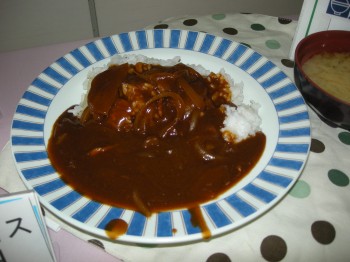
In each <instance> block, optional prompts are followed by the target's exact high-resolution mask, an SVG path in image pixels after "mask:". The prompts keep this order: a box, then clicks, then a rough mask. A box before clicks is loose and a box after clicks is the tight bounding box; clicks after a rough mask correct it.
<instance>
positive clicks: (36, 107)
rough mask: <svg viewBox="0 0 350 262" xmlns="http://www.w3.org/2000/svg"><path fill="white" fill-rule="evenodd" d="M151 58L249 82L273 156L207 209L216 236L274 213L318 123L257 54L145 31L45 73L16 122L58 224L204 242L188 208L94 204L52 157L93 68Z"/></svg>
mask: <svg viewBox="0 0 350 262" xmlns="http://www.w3.org/2000/svg"><path fill="white" fill-rule="evenodd" d="M125 53H128V54H129V53H130V54H143V55H146V56H150V57H155V58H160V59H169V58H173V57H175V56H180V57H181V60H182V62H184V63H186V64H201V65H202V66H204V67H205V68H206V69H208V70H211V71H213V72H219V71H220V69H222V68H224V69H225V72H226V73H228V74H229V75H231V77H232V78H233V79H234V80H235V81H236V82H243V84H244V95H245V101H246V102H249V101H250V100H254V101H256V102H258V103H260V105H261V108H260V111H259V114H260V116H261V117H262V130H263V132H264V133H265V134H266V136H267V144H266V149H265V151H264V154H263V156H262V158H261V159H260V161H259V162H258V164H257V165H256V166H255V168H254V169H253V170H252V171H251V172H250V173H249V174H248V175H247V176H246V177H245V178H244V179H243V180H242V181H240V182H239V183H238V184H237V185H236V186H234V187H233V188H232V189H231V190H229V191H228V192H226V193H225V194H223V195H222V196H221V197H220V198H218V199H217V200H216V201H213V202H210V203H206V204H203V205H202V206H201V210H202V213H203V215H204V218H205V221H206V223H207V225H208V227H209V229H210V231H211V234H212V235H219V234H222V233H224V232H227V231H230V230H233V229H235V228H237V227H240V226H242V225H243V224H245V223H247V222H249V221H251V220H253V219H254V218H256V217H258V216H259V215H261V214H263V213H264V212H266V211H268V210H269V209H270V208H271V207H273V206H274V205H275V204H276V203H277V202H278V201H279V200H280V199H281V198H282V197H283V196H284V195H285V194H287V192H288V190H289V189H290V188H291V187H292V186H293V184H294V183H295V182H296V180H297V179H298V177H299V175H300V173H301V171H302V169H303V167H304V165H305V162H306V160H307V157H308V154H309V148H310V140H311V138H310V122H309V116H308V112H307V107H306V105H305V103H304V100H303V98H302V96H301V94H300V93H299V91H298V90H297V88H296V87H295V85H294V84H293V83H292V82H291V80H290V79H289V78H288V77H287V76H286V75H285V74H284V73H283V72H282V71H281V70H280V69H279V68H277V67H276V66H275V65H274V64H273V63H272V62H271V61H269V60H268V59H266V58H265V57H263V56H261V55H260V54H258V53H257V52H255V51H254V50H252V49H250V48H248V47H246V46H245V45H241V44H239V43H236V42H233V41H231V40H228V39H224V38H221V37H218V36H214V35H209V34H205V33H200V32H191V31H183V30H146V31H136V32H129V33H123V34H119V35H114V36H111V37H105V38H102V39H99V40H97V41H94V42H91V43H89V44H87V45H85V46H82V47H80V48H77V49H75V50H73V51H72V52H70V53H68V54H67V55H65V56H63V57H61V58H59V59H58V60H57V61H56V62H54V63H53V64H52V65H50V66H49V67H48V68H46V69H45V70H44V71H43V72H42V73H41V74H40V75H39V76H38V77H37V78H36V79H35V80H34V81H33V82H32V84H31V85H30V86H29V87H28V90H27V91H26V92H25V93H24V95H23V97H22V99H21V100H20V102H19V104H18V107H17V110H16V113H15V115H14V119H13V125H12V133H11V142H12V151H13V156H14V160H15V163H16V166H17V169H18V172H19V174H20V175H21V177H22V179H23V181H24V183H25V184H26V186H27V187H28V188H30V189H34V190H35V191H36V192H37V193H38V194H39V198H40V201H41V202H42V204H43V205H44V206H45V207H46V208H48V209H49V210H50V211H52V212H53V213H54V214H55V215H57V216H58V217H59V218H61V219H63V220H64V221H66V222H68V223H71V224H72V225H73V226H75V227H78V228H80V229H82V230H85V231H87V232H89V233H92V234H96V235H99V236H101V237H106V233H105V230H104V228H105V226H106V224H107V223H108V222H109V221H110V220H112V219H116V218H120V219H123V220H124V221H126V222H127V223H128V225H129V227H128V231H127V232H126V234H124V235H123V236H120V238H119V239H118V240H120V241H126V242H136V243H177V242H186V241H192V240H197V239H201V238H202V234H201V232H200V230H199V228H197V227H193V226H192V224H191V222H190V214H189V212H188V211H187V210H176V211H171V212H163V213H160V214H155V215H153V216H152V217H150V218H148V219H147V218H145V217H144V216H142V215H141V214H139V213H137V212H134V211H131V210H125V209H122V208H118V207H111V206H107V205H104V204H101V203H98V202H94V201H91V200H90V199H87V198H85V197H84V196H82V195H80V194H79V193H77V192H75V191H74V190H73V189H72V188H71V187H69V186H67V185H66V184H65V183H64V182H63V181H62V180H61V179H60V176H59V175H58V174H57V173H56V171H55V170H54V168H53V167H52V166H51V164H50V160H49V159H48V156H47V152H46V147H47V142H48V139H49V137H50V134H51V130H52V125H53V123H54V122H55V120H56V119H57V117H58V116H59V115H60V114H61V113H62V112H63V111H64V110H66V109H67V108H68V107H70V106H71V105H74V104H79V103H80V100H81V95H82V92H83V83H84V81H85V79H86V76H87V73H88V72H89V71H91V69H92V68H93V67H102V66H106V65H107V64H108V62H109V61H110V57H111V56H113V55H114V54H125Z"/></svg>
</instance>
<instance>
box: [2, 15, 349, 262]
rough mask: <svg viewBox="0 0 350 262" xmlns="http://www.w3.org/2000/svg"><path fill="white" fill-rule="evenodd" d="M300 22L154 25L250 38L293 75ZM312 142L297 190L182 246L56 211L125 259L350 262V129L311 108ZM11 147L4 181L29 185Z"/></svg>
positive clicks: (251, 18) (229, 18) (252, 19)
mask: <svg viewBox="0 0 350 262" xmlns="http://www.w3.org/2000/svg"><path fill="white" fill-rule="evenodd" d="M296 27H297V22H296V21H292V20H290V19H285V18H278V17H270V16H265V15H257V14H214V15H207V16H200V17H188V16H186V17H182V18H172V19H167V20H164V21H161V22H159V23H158V24H155V25H151V26H148V27H147V28H148V29H153V28H178V29H186V30H193V31H202V32H207V33H210V34H214V35H218V36H222V37H225V38H228V39H231V40H234V41H236V42H239V43H243V44H244V45H247V46H249V47H251V48H252V49H254V50H255V51H257V52H259V53H260V54H262V55H264V56H266V57H267V58H268V59H270V60H271V61H273V62H274V63H275V64H276V65H277V66H278V67H279V68H281V69H282V70H283V71H284V72H285V73H286V74H287V75H288V76H289V77H290V78H291V79H293V65H294V62H293V61H291V60H289V59H288V54H289V49H290V47H291V43H292V39H293V35H294V33H295V30H296ZM309 114H310V120H311V129H312V142H311V149H310V155H309V158H308V161H307V164H306V166H305V168H304V170H303V172H302V175H301V176H300V179H299V180H298V181H297V183H296V184H295V186H294V187H293V188H292V189H291V191H290V192H289V193H288V194H287V195H286V196H285V197H284V198H283V199H282V201H280V202H279V203H278V204H277V205H276V206H275V207H274V208H272V209H271V210H270V211H268V212H267V213H266V214H264V215H262V216H260V217H259V218H257V219H255V220H254V221H252V222H251V223H249V224H247V225H245V226H243V227H241V228H239V229H237V230H235V231H232V232H229V233H226V234H224V235H222V236H219V237H215V238H213V239H211V240H209V241H198V242H193V243H186V244H176V245H156V244H154V245H139V244H125V243H118V242H117V243H112V242H109V241H106V240H104V239H99V238H97V237H95V236H91V235H88V234H85V233H83V232H81V231H79V230H77V229H75V228H72V227H70V226H69V225H67V224H65V223H64V222H62V221H60V220H58V219H56V218H55V217H53V216H51V215H50V214H48V216H50V217H51V218H52V219H53V220H55V221H56V222H58V223H59V224H60V225H61V226H62V227H63V228H64V229H66V230H67V231H69V232H72V233H73V234H75V235H76V236H78V237H80V238H82V239H83V240H85V241H88V242H90V243H93V244H96V245H98V246H99V247H101V248H103V249H105V250H106V251H107V252H108V253H110V254H112V255H114V256H115V257H117V258H120V259H122V260H124V261H203V262H214V261H215V262H216V261H223V262H229V261H232V262H233V261H350V185H349V176H350V164H349V156H350V132H349V131H346V130H343V129H340V128H335V127H332V126H329V125H327V124H326V123H324V122H322V121H321V120H320V119H319V118H318V117H317V115H316V114H315V113H314V112H313V111H312V110H309ZM10 155H11V150H10V148H9V146H7V147H5V149H4V151H3V152H2V154H1V155H0V156H1V157H0V167H1V176H0V187H2V188H4V189H6V190H8V191H10V192H14V191H17V190H21V189H24V185H23V184H22V183H21V180H20V178H19V177H18V175H16V174H17V173H16V170H15V167H14V164H13V162H12V159H11V156H10Z"/></svg>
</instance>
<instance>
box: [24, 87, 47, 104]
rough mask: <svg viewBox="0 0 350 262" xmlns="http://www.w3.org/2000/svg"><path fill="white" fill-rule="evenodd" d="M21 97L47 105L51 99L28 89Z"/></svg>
mask: <svg viewBox="0 0 350 262" xmlns="http://www.w3.org/2000/svg"><path fill="white" fill-rule="evenodd" d="M22 98H23V99H27V100H29V101H32V102H34V103H37V104H40V105H43V106H49V105H50V104H51V101H52V100H51V99H48V98H46V97H43V96H41V95H38V94H35V93H32V92H30V91H26V92H24V94H23V97H22Z"/></svg>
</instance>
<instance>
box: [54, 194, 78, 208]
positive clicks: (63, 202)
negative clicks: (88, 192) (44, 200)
mask: <svg viewBox="0 0 350 262" xmlns="http://www.w3.org/2000/svg"><path fill="white" fill-rule="evenodd" d="M81 197H82V196H81V195H80V194H79V193H78V192H76V191H70V192H69V193H67V194H65V195H63V196H61V197H60V198H57V199H55V200H54V201H52V202H51V203H50V204H51V205H52V206H54V207H55V208H57V209H58V210H63V209H65V208H66V207H68V206H70V205H71V204H73V203H75V202H76V201H77V200H79V199H80V198H81Z"/></svg>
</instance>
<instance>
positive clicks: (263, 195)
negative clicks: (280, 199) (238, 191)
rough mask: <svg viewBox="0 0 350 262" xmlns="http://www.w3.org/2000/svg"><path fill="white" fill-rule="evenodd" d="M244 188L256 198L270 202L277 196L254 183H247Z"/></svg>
mask: <svg viewBox="0 0 350 262" xmlns="http://www.w3.org/2000/svg"><path fill="white" fill-rule="evenodd" d="M244 190H245V191H247V192H248V193H249V194H251V195H253V196H255V197H256V198H258V199H260V200H262V201H263V202H265V203H270V202H271V201H272V200H274V199H275V198H276V195H275V194H272V193H270V192H268V191H266V190H264V189H262V188H260V187H257V186H255V185H253V184H252V183H250V184H248V185H246V186H245V187H244Z"/></svg>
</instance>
